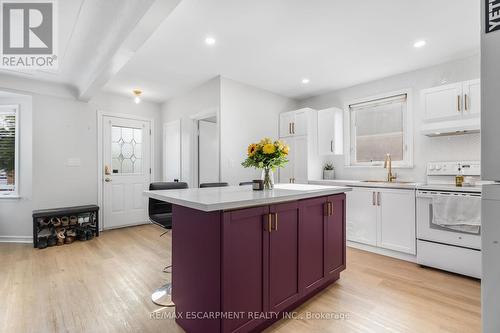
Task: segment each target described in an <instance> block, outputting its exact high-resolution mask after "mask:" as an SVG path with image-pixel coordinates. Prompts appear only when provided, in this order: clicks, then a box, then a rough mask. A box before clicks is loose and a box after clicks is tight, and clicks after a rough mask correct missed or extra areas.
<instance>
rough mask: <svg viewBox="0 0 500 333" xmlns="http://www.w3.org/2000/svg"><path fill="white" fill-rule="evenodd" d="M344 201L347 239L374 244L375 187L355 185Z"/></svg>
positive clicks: (375, 221)
mask: <svg viewBox="0 0 500 333" xmlns="http://www.w3.org/2000/svg"><path fill="white" fill-rule="evenodd" d="M346 201H347V212H346V216H347V240H350V241H354V242H358V243H364V244H369V245H373V246H376V245H377V206H376V189H371V188H361V187H355V188H353V189H352V191H351V192H347V200H346Z"/></svg>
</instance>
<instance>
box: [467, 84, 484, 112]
mask: <svg viewBox="0 0 500 333" xmlns="http://www.w3.org/2000/svg"><path fill="white" fill-rule="evenodd" d="M463 95H464V111H463V114H464V116H475V115H478V114H480V113H481V80H471V81H465V82H464V84H463Z"/></svg>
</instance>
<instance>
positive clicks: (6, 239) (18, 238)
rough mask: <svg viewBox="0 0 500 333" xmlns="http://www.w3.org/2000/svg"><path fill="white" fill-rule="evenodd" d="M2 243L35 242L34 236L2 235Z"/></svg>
mask: <svg viewBox="0 0 500 333" xmlns="http://www.w3.org/2000/svg"><path fill="white" fill-rule="evenodd" d="M0 243H33V237H32V236H0Z"/></svg>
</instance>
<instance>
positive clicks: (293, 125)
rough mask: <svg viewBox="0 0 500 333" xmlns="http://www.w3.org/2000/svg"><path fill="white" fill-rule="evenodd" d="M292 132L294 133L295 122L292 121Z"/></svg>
mask: <svg viewBox="0 0 500 333" xmlns="http://www.w3.org/2000/svg"><path fill="white" fill-rule="evenodd" d="M292 134H295V123H292Z"/></svg>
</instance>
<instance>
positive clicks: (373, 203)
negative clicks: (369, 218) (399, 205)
mask: <svg viewBox="0 0 500 333" xmlns="http://www.w3.org/2000/svg"><path fill="white" fill-rule="evenodd" d="M375 195H376V194H375V192H372V206H375V205H376V204H375V200H376V199H375Z"/></svg>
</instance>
